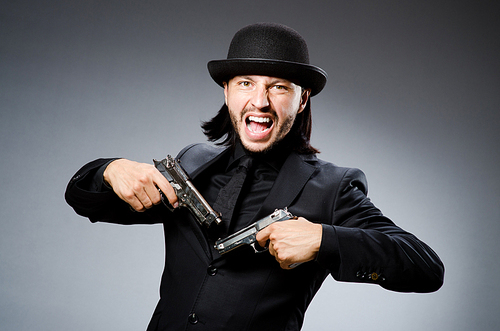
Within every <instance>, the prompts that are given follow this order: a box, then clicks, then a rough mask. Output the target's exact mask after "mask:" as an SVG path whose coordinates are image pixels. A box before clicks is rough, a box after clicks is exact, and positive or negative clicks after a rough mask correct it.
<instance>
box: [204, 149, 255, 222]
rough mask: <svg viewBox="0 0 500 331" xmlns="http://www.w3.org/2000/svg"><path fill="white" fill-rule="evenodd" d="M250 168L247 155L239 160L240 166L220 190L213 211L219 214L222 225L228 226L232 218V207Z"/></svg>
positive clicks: (250, 164) (250, 160) (250, 161)
mask: <svg viewBox="0 0 500 331" xmlns="http://www.w3.org/2000/svg"><path fill="white" fill-rule="evenodd" d="M251 166H252V158H251V157H250V156H248V155H245V156H243V157H242V158H241V159H240V164H239V165H238V168H236V171H235V172H234V174H233V177H231V179H230V180H229V182H228V183H227V184H226V185H225V186H224V187H223V188H221V190H220V191H219V195H218V196H217V199H216V200H215V203H214V206H213V207H214V209H215V210H216V211H218V212H219V213H221V217H222V220H223V221H224V223H226V224H229V222H230V221H231V218H232V217H233V212H234V206H235V205H236V201H237V200H238V195H239V194H240V191H241V188H242V187H243V183H244V182H245V177H246V175H247V172H248V169H250V167H251Z"/></svg>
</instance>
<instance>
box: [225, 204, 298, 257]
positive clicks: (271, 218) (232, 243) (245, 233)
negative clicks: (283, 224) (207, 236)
mask: <svg viewBox="0 0 500 331" xmlns="http://www.w3.org/2000/svg"><path fill="white" fill-rule="evenodd" d="M295 218H296V217H295V216H293V215H292V214H290V212H289V211H288V209H287V208H284V209H276V210H275V211H274V212H273V213H272V214H271V215H268V216H266V217H264V218H261V219H260V220H258V221H257V222H255V223H253V224H251V225H249V226H247V227H246V228H243V229H241V230H239V231H238V232H235V233H234V234H232V235H230V236H228V237H227V238H225V239H219V240H217V241H216V242H215V248H216V249H217V250H218V251H219V253H220V254H225V253H227V252H229V251H232V250H233V249H236V248H238V247H240V246H243V245H250V246H251V247H252V248H253V249H254V251H255V252H256V253H259V252H263V251H266V250H267V247H265V248H261V247H260V245H259V244H258V243H257V239H256V236H257V232H259V231H260V230H262V229H264V228H265V227H267V226H269V225H271V224H272V223H274V222H279V221H286V220H289V219H295Z"/></svg>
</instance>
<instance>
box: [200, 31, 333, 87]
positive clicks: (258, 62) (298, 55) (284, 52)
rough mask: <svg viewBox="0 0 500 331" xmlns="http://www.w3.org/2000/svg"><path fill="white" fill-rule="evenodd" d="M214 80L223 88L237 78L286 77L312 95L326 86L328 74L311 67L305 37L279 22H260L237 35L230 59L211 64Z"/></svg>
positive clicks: (209, 66)
mask: <svg viewBox="0 0 500 331" xmlns="http://www.w3.org/2000/svg"><path fill="white" fill-rule="evenodd" d="M208 71H209V72H210V76H212V78H213V80H214V81H215V82H216V83H217V84H219V85H221V86H223V84H222V83H223V82H227V81H228V80H229V79H231V78H232V77H234V76H237V75H263V76H271V77H279V78H285V79H288V80H290V81H293V82H297V84H299V85H300V86H302V87H304V88H310V89H311V96H313V95H315V94H318V93H319V92H321V90H322V89H323V87H324V86H325V84H326V77H327V75H326V72H325V71H324V70H323V69H321V68H319V67H316V66H313V65H311V64H309V51H308V50H307V44H306V41H305V40H304V38H302V36H301V35H300V34H299V33H298V32H297V31H295V30H293V29H291V28H289V27H287V26H285V25H281V24H276V23H257V24H252V25H249V26H246V27H244V28H242V29H241V30H239V31H238V32H236V34H235V35H234V37H233V40H232V41H231V45H230V46H229V51H228V53H227V59H224V60H213V61H210V62H208Z"/></svg>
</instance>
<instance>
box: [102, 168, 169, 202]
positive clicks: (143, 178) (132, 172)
mask: <svg viewBox="0 0 500 331" xmlns="http://www.w3.org/2000/svg"><path fill="white" fill-rule="evenodd" d="M104 181H105V182H106V183H107V184H108V185H110V186H111V187H112V188H113V191H114V192H115V193H116V194H117V195H118V196H119V197H120V199H122V200H123V201H125V202H126V203H128V204H129V205H130V206H131V207H132V208H133V209H134V210H136V211H145V210H146V209H149V208H151V207H153V205H157V204H159V203H161V195H160V192H159V191H158V189H160V190H161V191H162V192H163V193H164V194H165V196H166V198H167V199H168V201H169V202H170V204H171V205H172V206H174V208H175V207H177V205H178V203H177V196H176V195H175V192H174V189H173V188H172V186H171V185H170V183H169V182H168V180H167V179H166V178H165V177H164V176H163V175H162V174H161V173H160V172H159V171H158V169H156V167H155V166H154V165H152V164H147V163H138V162H134V161H130V160H127V159H118V160H115V161H113V162H111V163H110V164H109V165H108V166H107V167H106V170H104Z"/></svg>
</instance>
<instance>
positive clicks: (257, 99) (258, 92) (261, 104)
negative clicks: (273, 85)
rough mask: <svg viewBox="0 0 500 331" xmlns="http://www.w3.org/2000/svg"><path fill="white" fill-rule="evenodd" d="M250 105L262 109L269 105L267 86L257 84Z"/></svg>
mask: <svg viewBox="0 0 500 331" xmlns="http://www.w3.org/2000/svg"><path fill="white" fill-rule="evenodd" d="M251 102H252V106H254V107H255V108H257V109H264V108H267V107H269V94H268V91H267V88H266V87H264V86H257V88H256V89H255V91H254V93H253V95H252V100H251Z"/></svg>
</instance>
